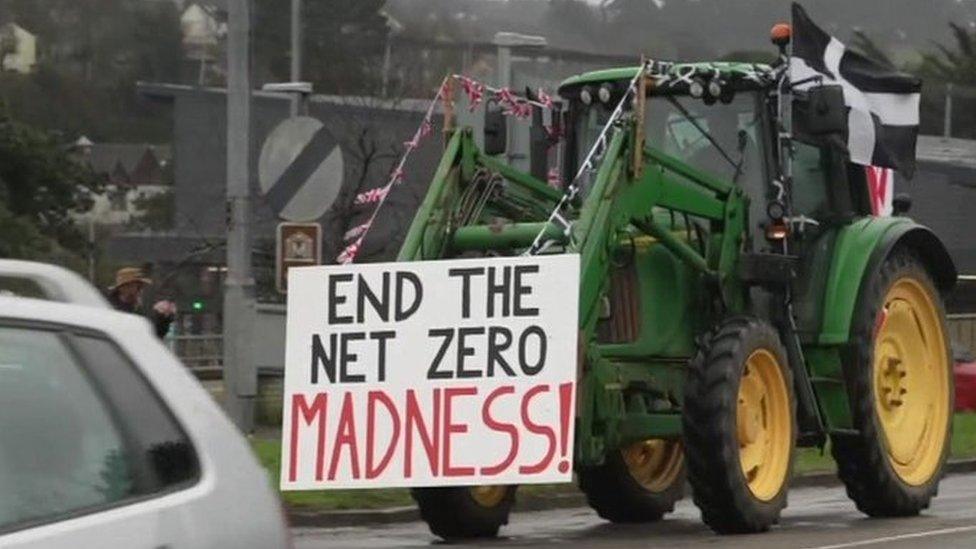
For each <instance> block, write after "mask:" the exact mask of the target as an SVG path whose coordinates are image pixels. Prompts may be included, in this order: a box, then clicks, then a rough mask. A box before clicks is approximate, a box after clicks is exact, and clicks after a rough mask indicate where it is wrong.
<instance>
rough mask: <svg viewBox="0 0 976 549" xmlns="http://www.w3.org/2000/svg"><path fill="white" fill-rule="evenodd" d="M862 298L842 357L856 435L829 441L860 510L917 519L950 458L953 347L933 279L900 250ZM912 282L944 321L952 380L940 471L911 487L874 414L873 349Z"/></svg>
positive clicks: (840, 473)
mask: <svg viewBox="0 0 976 549" xmlns="http://www.w3.org/2000/svg"><path fill="white" fill-rule="evenodd" d="M869 276H870V278H869V279H867V280H866V283H865V284H864V285H863V286H862V289H861V295H860V296H859V297H858V303H857V309H856V310H855V316H854V320H853V323H852V327H851V344H850V345H849V346H848V347H847V348H846V349H845V350H844V351H843V352H842V353H841V359H842V363H843V368H844V374H845V377H846V381H847V386H848V391H849V394H850V399H851V410H852V413H853V416H854V430H855V432H856V434H844V435H835V436H833V437H832V438H831V442H832V444H831V448H832V453H833V456H834V460H835V461H836V462H837V474H838V476H839V477H840V479H841V480H842V481H843V482H844V485H845V486H846V488H847V495H848V497H850V498H851V499H852V500H853V501H854V503H855V505H856V506H857V508H858V510H860V511H861V512H862V513H864V514H866V515H869V516H872V517H900V516H913V515H917V514H918V513H919V512H921V511H922V510H923V509H926V508H928V506H929V503H930V502H931V500H932V498H933V497H934V496H936V495H937V494H938V489H939V482H940V480H941V479H942V476H943V474H944V470H945V462H946V459H947V458H948V454H949V447H950V442H951V441H950V437H951V434H952V428H951V426H952V410H953V399H954V391H953V388H952V383H953V378H952V368H951V361H950V356H951V355H950V352H949V342H948V338H947V332H946V328H945V310H944V308H943V305H942V301H941V296H940V294H939V292H938V291H937V290H936V288H935V285H934V284H933V282H932V278H931V276H930V275H929V273H928V272H927V271H926V269H925V267H924V266H923V264H922V263H921V261H919V259H918V258H917V257H915V256H914V255H912V254H911V253H909V252H908V251H907V250H899V251H897V252H896V253H894V254H892V255H890V256H889V257H888V258H886V259H885V261H884V263H883V264H882V265H881V268H880V269H879V270H878V271H876V272H875V273H873V274H871V275H869ZM905 277H911V278H913V279H915V280H917V281H918V282H920V283H921V286H923V287H924V289H925V291H926V292H927V293H928V295H929V296H930V297H931V299H932V300H933V302H934V306H935V308H936V312H937V314H938V318H939V319H940V321H941V329H942V334H943V344H944V346H945V356H946V366H947V367H946V373H945V375H946V377H947V380H948V411H947V414H946V415H947V420H948V421H947V422H946V425H945V427H944V436H945V438H944V445H943V448H942V454H941V456H940V457H939V458H938V459H939V461H938V466H937V467H938V469H937V470H936V472H935V473H934V474H933V475H932V476H931V477H930V478H929V480H928V481H927V482H924V483H922V484H920V485H919V484H916V485H910V484H908V483H906V482H904V481H903V480H902V478H901V477H900V476H899V474H898V473H897V472H896V471H895V468H894V466H893V465H892V463H891V461H890V460H889V457H888V454H889V453H888V449H887V448H888V442H887V440H886V437H885V434H884V431H883V427H882V425H881V423H880V420H879V418H878V413H877V411H876V409H875V394H874V349H875V335H876V334H875V331H876V326H878V325H880V320H879V314H880V313H881V310H882V307H883V306H884V301H885V299H886V296H887V295H888V292H889V291H890V290H891V288H892V287H893V285H894V284H895V283H896V282H897V281H898V280H900V279H903V278H905Z"/></svg>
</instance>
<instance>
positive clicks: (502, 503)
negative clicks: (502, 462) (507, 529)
mask: <svg viewBox="0 0 976 549" xmlns="http://www.w3.org/2000/svg"><path fill="white" fill-rule="evenodd" d="M516 488H518V486H502V485H493V486H462V487H444V488H414V489H412V490H410V495H411V496H413V499H414V501H416V502H417V507H419V508H420V517H421V518H422V519H424V521H425V522H426V523H427V527H428V528H430V531H431V533H433V534H434V535H435V536H438V537H440V538H443V539H445V540H448V541H451V540H461V539H470V538H492V537H495V536H497V535H498V529H499V528H501V527H502V525H504V524H508V515H509V513H511V511H512V506H513V505H514V504H515V490H516Z"/></svg>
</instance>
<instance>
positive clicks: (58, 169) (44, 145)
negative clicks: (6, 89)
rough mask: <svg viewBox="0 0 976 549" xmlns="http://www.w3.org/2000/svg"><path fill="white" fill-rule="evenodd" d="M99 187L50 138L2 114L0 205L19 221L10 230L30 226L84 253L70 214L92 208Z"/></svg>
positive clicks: (0, 121) (94, 177)
mask: <svg viewBox="0 0 976 549" xmlns="http://www.w3.org/2000/svg"><path fill="white" fill-rule="evenodd" d="M98 185H99V184H98V178H97V177H96V175H95V174H94V172H92V170H91V169H90V168H88V167H87V166H83V165H81V164H80V163H78V162H76V161H75V160H74V159H72V158H71V157H70V156H68V153H67V151H65V149H64V148H63V147H61V146H60V145H59V144H58V143H57V142H56V141H55V139H53V138H52V137H51V136H50V135H49V134H47V133H45V132H43V131H39V130H37V129H35V128H32V127H30V126H27V125H24V124H21V123H19V122H16V121H14V120H12V119H11V118H10V117H9V115H7V114H6V113H5V112H2V111H0V203H2V204H3V205H4V209H5V210H6V211H7V212H9V213H8V219H9V218H16V219H15V220H14V221H9V222H10V223H11V224H12V226H13V224H14V223H16V224H17V226H19V225H20V224H21V223H28V224H29V225H32V226H33V227H34V228H36V230H37V232H38V233H39V234H41V235H43V236H45V237H48V238H51V239H53V240H55V241H57V242H58V243H59V244H61V245H63V246H65V247H66V248H68V249H81V248H80V247H81V244H82V242H84V239H83V238H82V236H81V234H80V233H79V232H78V230H77V228H76V227H75V224H74V221H73V219H72V217H71V215H72V214H73V213H76V212H84V211H86V210H87V209H89V208H90V207H91V199H90V198H89V194H88V193H89V192H90V191H92V190H95V189H97V188H98ZM27 236H30V235H27ZM2 238H4V239H5V240H6V239H8V238H14V237H9V236H8V235H7V234H3V235H2ZM25 238H26V236H25ZM13 244H16V243H13ZM8 245H10V244H8Z"/></svg>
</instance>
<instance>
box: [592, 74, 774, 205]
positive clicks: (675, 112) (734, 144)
mask: <svg viewBox="0 0 976 549" xmlns="http://www.w3.org/2000/svg"><path fill="white" fill-rule="evenodd" d="M611 108H612V107H608V106H605V105H602V104H593V105H590V106H588V107H583V108H582V110H581V111H580V112H579V115H578V116H577V117H576V127H575V130H576V135H577V139H576V151H575V152H576V158H577V159H579V160H582V159H583V158H585V156H586V153H587V152H589V149H590V147H592V146H593V143H594V142H595V141H596V139H597V137H598V136H599V134H600V130H601V129H602V128H603V126H604V125H605V124H606V122H607V120H608V118H609V116H610V111H611ZM644 130H645V135H646V139H647V144H648V146H651V147H655V148H657V149H660V150H662V151H664V152H665V153H667V154H669V155H671V156H674V157H676V158H678V159H680V160H682V161H684V162H686V163H688V164H690V165H691V166H694V167H696V168H698V169H701V170H703V171H706V172H708V173H710V174H712V175H714V176H716V177H719V178H721V179H723V180H725V181H733V180H734V181H735V182H736V183H738V184H739V185H740V186H741V187H743V188H745V189H746V190H747V191H749V192H750V194H752V191H753V190H758V189H761V188H762V186H763V174H762V149H761V148H760V147H761V144H760V136H761V133H760V131H759V121H758V119H757V117H756V96H755V94H754V93H750V92H743V93H739V94H737V95H736V96H735V97H734V98H733V99H732V102H731V103H729V104H725V103H721V102H716V103H714V104H712V105H706V104H705V103H704V102H703V101H702V100H700V99H694V98H691V97H674V98H673V101H672V100H669V99H668V98H664V97H653V98H650V99H649V100H648V102H647V107H646V112H645V124H644ZM706 134H708V135H706ZM709 136H711V139H709ZM713 141H714V143H713ZM716 144H717V145H718V146H716ZM723 153H724V154H723ZM726 156H727V157H726ZM591 177H592V176H591Z"/></svg>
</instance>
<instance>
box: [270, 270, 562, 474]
mask: <svg viewBox="0 0 976 549" xmlns="http://www.w3.org/2000/svg"><path fill="white" fill-rule="evenodd" d="M288 278H289V281H288V286H289V293H288V320H287V335H286V352H285V387H284V414H283V415H284V419H283V429H282V438H283V441H282V460H281V462H282V468H281V487H282V489H286V490H313V489H316V490H317V489H328V488H378V487H397V486H455V485H458V486H464V485H482V484H527V483H544V482H568V481H570V479H571V469H572V467H571V466H572V460H573V431H574V425H573V422H574V418H575V409H576V407H575V390H576V375H577V373H576V364H577V356H576V354H577V345H576V338H577V329H578V328H577V322H578V319H577V317H578V310H577V309H578V297H577V292H576V291H575V289H576V288H578V287H579V256H577V255H556V256H544V257H514V258H490V259H462V260H448V261H430V262H416V263H386V264H381V263H373V264H357V265H342V266H340V265H336V266H322V267H310V268H297V269H291V270H290V272H289V275H288ZM567 288H572V289H573V291H571V292H567V291H566V289H567Z"/></svg>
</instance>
